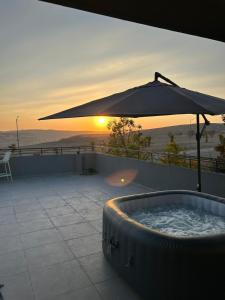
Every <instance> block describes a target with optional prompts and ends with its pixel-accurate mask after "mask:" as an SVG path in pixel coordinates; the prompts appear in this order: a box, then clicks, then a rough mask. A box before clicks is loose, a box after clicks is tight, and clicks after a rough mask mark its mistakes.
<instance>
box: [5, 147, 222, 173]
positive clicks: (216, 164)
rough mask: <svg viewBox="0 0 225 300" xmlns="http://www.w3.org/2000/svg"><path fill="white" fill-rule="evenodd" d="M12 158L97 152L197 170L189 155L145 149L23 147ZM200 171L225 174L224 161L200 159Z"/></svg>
mask: <svg viewBox="0 0 225 300" xmlns="http://www.w3.org/2000/svg"><path fill="white" fill-rule="evenodd" d="M6 151H9V148H5V149H0V156H2V155H3V154H4V153H5V152H6ZM11 151H12V156H13V157H18V156H42V155H65V154H78V153H85V152H97V153H104V154H110V155H116V156H123V157H130V158H135V159H139V160H145V161H149V162H152V163H158V164H166V165H176V166H180V167H186V168H190V169H197V157H195V156H190V155H185V154H182V155H174V154H171V153H165V152H151V151H149V150H146V149H141V150H134V149H124V148H118V147H109V146H102V145H92V146H86V145H84V146H72V147H41V148H37V147H24V148H19V149H18V148H15V149H11ZM201 166H202V170H205V171H211V172H219V173H225V160H224V159H219V158H207V157H202V158H201Z"/></svg>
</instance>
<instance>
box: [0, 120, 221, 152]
mask: <svg viewBox="0 0 225 300" xmlns="http://www.w3.org/2000/svg"><path fill="white" fill-rule="evenodd" d="M195 131H196V126H195V125H178V126H170V127H162V128H155V129H145V130H143V134H144V135H145V136H151V137H152V143H151V147H150V150H151V151H155V152H160V151H164V149H165V146H166V144H167V143H168V142H169V135H170V134H173V135H174V136H175V139H176V141H177V143H178V144H179V145H180V146H182V147H183V148H184V150H185V152H186V153H187V154H190V155H195V154H196V153H195V149H196V138H195ZM206 132H207V135H205V136H203V137H202V140H201V147H202V156H207V157H210V156H211V157H215V156H216V155H217V153H216V152H215V151H214V147H215V145H216V144H218V142H219V138H218V136H219V134H223V135H224V136H225V126H224V124H222V123H212V124H211V125H210V126H209V127H207V130H206ZM19 134H20V143H21V146H23V147H63V146H81V145H83V146H85V145H90V144H91V143H92V142H94V143H95V144H102V143H103V142H107V140H108V138H109V132H104V131H102V132H99V131H60V130H22V131H20V133H19ZM11 144H16V132H15V131H7V132H0V148H6V147H8V146H9V145H11Z"/></svg>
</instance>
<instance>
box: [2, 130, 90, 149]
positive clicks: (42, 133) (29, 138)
mask: <svg viewBox="0 0 225 300" xmlns="http://www.w3.org/2000/svg"><path fill="white" fill-rule="evenodd" d="M90 133H95V131H64V130H41V129H29V130H20V131H19V141H20V146H22V147H24V146H28V145H35V144H41V143H48V142H53V141H58V140H60V139H64V138H68V137H70V136H76V135H82V134H90ZM12 144H17V139H16V131H0V148H7V147H8V146H9V145H12Z"/></svg>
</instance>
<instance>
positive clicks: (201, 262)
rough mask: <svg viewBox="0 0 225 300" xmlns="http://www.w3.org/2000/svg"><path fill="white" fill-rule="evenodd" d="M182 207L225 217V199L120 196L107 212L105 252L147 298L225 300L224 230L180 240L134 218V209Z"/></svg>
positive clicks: (177, 193)
mask: <svg viewBox="0 0 225 300" xmlns="http://www.w3.org/2000/svg"><path fill="white" fill-rule="evenodd" d="M159 205H160V206H163V205H179V206H183V207H187V208H191V209H192V210H202V211H204V212H207V213H210V214H212V215H216V216H219V217H221V218H225V199H223V198H219V197H215V196H211V195H207V194H203V193H197V192H192V191H163V192H155V193H147V194H141V195H132V196H127V197H121V198H116V199H113V200H110V201H108V202H107V203H106V205H105V207H104V211H103V244H102V245H103V252H104V255H105V257H106V258H107V260H108V261H109V262H110V264H111V265H112V266H113V267H114V268H115V269H116V270H117V271H118V272H119V274H120V275H121V276H122V277H123V278H124V279H125V280H126V281H127V282H128V283H129V284H130V285H131V286H132V287H133V288H134V289H135V290H136V291H137V292H138V294H139V295H141V297H142V298H143V299H149V300H176V299H177V300H192V299H198V300H205V299H213V300H214V299H215V300H216V299H225V231H224V232H220V233H211V234H207V235H205V234H203V235H201V234H199V235H197V236H188V235H185V236H179V235H178V236H176V235H173V234H168V233H166V232H161V231H159V230H156V229H153V228H151V227H146V226H145V225H143V224H141V223H139V222H137V221H136V220H134V219H133V218H132V215H133V214H134V213H135V212H136V211H145V210H148V211H151V210H153V209H155V208H156V207H157V206H159Z"/></svg>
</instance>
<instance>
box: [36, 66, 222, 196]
mask: <svg viewBox="0 0 225 300" xmlns="http://www.w3.org/2000/svg"><path fill="white" fill-rule="evenodd" d="M159 78H161V79H163V80H164V81H165V82H166V83H165V82H161V81H159ZM224 113H225V100H224V99H220V98H217V97H213V96H209V95H206V94H202V93H198V92H195V91H191V90H188V89H185V88H181V87H179V86H178V85H177V84H175V83H174V82H172V81H171V80H170V79H168V78H166V77H165V76H163V75H161V74H160V73H158V72H156V73H155V80H154V81H153V82H149V83H147V84H144V85H141V86H138V87H135V88H132V89H129V90H126V91H124V92H121V93H116V94H113V95H111V96H108V97H104V98H101V99H98V100H94V101H91V102H88V103H86V104H83V105H79V106H76V107H73V108H70V109H67V110H64V111H62V112H59V113H56V114H53V115H50V116H47V117H44V118H41V119H39V120H49V119H61V118H77V117H88V116H114V117H129V118H137V117H147V116H162V115H177V114H196V123H197V133H196V140H197V158H198V185H197V190H198V191H201V161H200V139H201V136H202V134H203V130H204V129H205V126H206V125H209V121H208V120H207V118H206V117H205V114H208V115H219V114H224ZM200 116H202V117H203V118H204V121H205V124H204V126H203V128H202V130H200Z"/></svg>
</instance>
